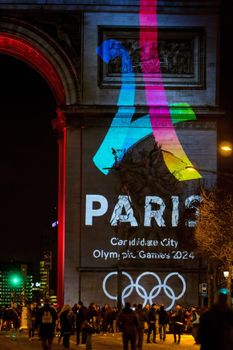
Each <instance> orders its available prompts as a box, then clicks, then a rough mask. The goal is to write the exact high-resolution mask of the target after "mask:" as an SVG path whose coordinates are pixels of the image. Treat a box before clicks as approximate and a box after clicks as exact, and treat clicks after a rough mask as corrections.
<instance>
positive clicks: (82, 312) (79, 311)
mask: <svg viewBox="0 0 233 350" xmlns="http://www.w3.org/2000/svg"><path fill="white" fill-rule="evenodd" d="M73 312H74V315H75V329H76V344H77V345H79V344H80V335H82V337H81V344H86V332H85V331H84V330H83V324H84V321H85V319H86V312H87V308H86V307H85V306H84V305H83V302H82V301H79V302H78V304H76V308H75V309H73Z"/></svg>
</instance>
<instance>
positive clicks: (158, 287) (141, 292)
mask: <svg viewBox="0 0 233 350" xmlns="http://www.w3.org/2000/svg"><path fill="white" fill-rule="evenodd" d="M117 275H118V272H117V271H113V272H110V273H108V274H107V275H106V276H105V277H104V280H103V285H102V286H103V291H104V294H105V295H106V296H107V297H108V298H109V299H111V300H116V301H117V295H112V294H110V293H109V292H108V291H107V288H106V284H107V282H108V280H109V278H111V277H112V276H117ZM122 275H123V276H125V277H127V278H128V280H129V284H128V285H127V286H126V287H125V288H124V289H123V290H122V295H121V299H122V304H124V303H125V300H126V299H127V298H128V297H129V296H130V295H131V294H132V292H133V290H134V289H135V290H136V292H137V294H138V296H139V297H140V298H142V299H143V300H144V302H143V307H144V306H145V305H146V304H148V303H149V304H150V305H151V304H153V301H154V300H155V298H157V297H158V295H159V294H160V293H161V291H162V290H163V292H164V293H165V295H166V296H167V297H168V299H170V300H171V303H170V304H169V305H168V306H167V307H166V310H171V309H172V308H173V307H174V305H175V302H176V301H177V300H179V299H181V298H182V297H183V295H184V294H185V292H186V282H185V279H184V277H183V276H182V275H180V274H179V273H178V272H171V273H169V274H168V275H167V276H166V277H165V279H164V281H163V282H162V281H161V279H160V277H159V276H158V275H157V274H156V273H154V272H143V273H141V274H140V275H139V276H138V277H137V279H136V281H135V282H134V280H133V278H132V277H131V276H130V274H129V273H127V272H125V271H123V272H122ZM145 276H152V277H153V278H154V279H155V280H156V284H155V285H154V287H153V288H152V289H151V291H150V292H149V294H148V293H147V291H146V289H145V288H144V287H143V285H142V284H141V283H140V282H141V279H142V278H143V277H145ZM172 277H177V278H178V279H180V281H181V283H182V290H181V292H180V294H179V295H177V296H176V295H175V292H174V290H173V289H172V288H171V287H170V286H169V285H168V284H167V282H168V280H169V279H170V278H172Z"/></svg>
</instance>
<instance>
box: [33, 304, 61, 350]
mask: <svg viewBox="0 0 233 350" xmlns="http://www.w3.org/2000/svg"><path fill="white" fill-rule="evenodd" d="M56 320H57V313H56V310H55V308H54V307H53V306H50V303H49V299H45V301H44V306H42V307H41V308H39V310H38V313H37V316H36V327H38V328H39V337H40V339H41V345H42V349H43V350H51V349H52V343H53V338H54V334H55V325H56Z"/></svg>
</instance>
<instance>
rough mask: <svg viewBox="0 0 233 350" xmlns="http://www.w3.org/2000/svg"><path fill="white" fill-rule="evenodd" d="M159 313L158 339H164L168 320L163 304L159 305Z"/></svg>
mask: <svg viewBox="0 0 233 350" xmlns="http://www.w3.org/2000/svg"><path fill="white" fill-rule="evenodd" d="M158 315H159V335H160V340H163V341H165V340H166V332H167V325H168V322H169V317H168V313H167V311H166V310H165V309H164V305H161V306H160V308H159V311H158Z"/></svg>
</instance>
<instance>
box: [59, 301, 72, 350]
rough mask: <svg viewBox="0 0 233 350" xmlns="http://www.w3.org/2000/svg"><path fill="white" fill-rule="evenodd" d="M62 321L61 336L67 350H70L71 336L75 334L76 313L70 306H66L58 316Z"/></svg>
mask: <svg viewBox="0 0 233 350" xmlns="http://www.w3.org/2000/svg"><path fill="white" fill-rule="evenodd" d="M58 317H59V319H60V327H61V335H62V337H63V345H64V348H65V350H69V349H70V336H71V335H72V334H74V313H73V311H72V310H71V307H70V305H69V304H65V305H64V306H63V308H62V309H61V311H60V312H59V314H58Z"/></svg>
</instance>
